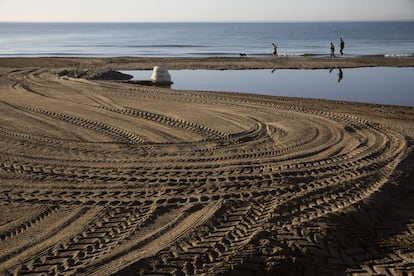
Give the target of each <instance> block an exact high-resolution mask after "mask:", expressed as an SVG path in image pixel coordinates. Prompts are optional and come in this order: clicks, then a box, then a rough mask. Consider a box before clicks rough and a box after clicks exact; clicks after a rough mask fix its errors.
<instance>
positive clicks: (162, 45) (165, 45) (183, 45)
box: [125, 44, 209, 48]
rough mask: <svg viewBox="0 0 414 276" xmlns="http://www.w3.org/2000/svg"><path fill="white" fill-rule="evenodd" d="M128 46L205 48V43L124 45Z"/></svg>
mask: <svg viewBox="0 0 414 276" xmlns="http://www.w3.org/2000/svg"><path fill="white" fill-rule="evenodd" d="M125 47H128V48H207V47H209V46H206V45H191V44H154V45H126V46H125Z"/></svg>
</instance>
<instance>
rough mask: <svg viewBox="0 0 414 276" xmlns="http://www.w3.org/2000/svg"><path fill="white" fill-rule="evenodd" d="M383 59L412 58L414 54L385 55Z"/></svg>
mask: <svg viewBox="0 0 414 276" xmlns="http://www.w3.org/2000/svg"><path fill="white" fill-rule="evenodd" d="M384 57H386V58H390V57H414V54H385V55H384Z"/></svg>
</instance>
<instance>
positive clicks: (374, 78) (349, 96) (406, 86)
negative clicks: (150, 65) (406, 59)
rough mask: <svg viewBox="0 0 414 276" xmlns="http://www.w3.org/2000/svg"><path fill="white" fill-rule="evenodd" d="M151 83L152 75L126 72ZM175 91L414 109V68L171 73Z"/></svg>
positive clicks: (171, 71)
mask: <svg viewBox="0 0 414 276" xmlns="http://www.w3.org/2000/svg"><path fill="white" fill-rule="evenodd" d="M123 72H125V73H128V74H130V75H133V76H134V79H136V80H148V79H150V77H151V73H152V71H123ZM169 72H170V74H171V78H172V81H173V82H174V84H173V86H172V88H173V89H184V90H185V89H191V90H203V91H228V92H245V93H256V94H263V95H274V96H290V97H305V98H320V99H330V100H343V101H354V102H365V103H378V104H392V105H405V106H412V107H414V93H413V91H414V90H413V88H414V78H413V76H414V68H384V67H377V68H357V69H342V73H341V72H340V70H339V69H337V68H335V69H332V70H285V69H284V70H275V71H272V70H227V71H214V70H170V71H169Z"/></svg>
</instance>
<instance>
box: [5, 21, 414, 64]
mask: <svg viewBox="0 0 414 276" xmlns="http://www.w3.org/2000/svg"><path fill="white" fill-rule="evenodd" d="M341 36H342V37H343V38H344V40H345V43H346V45H345V53H346V55H350V56H358V55H402V56H414V22H365V23H360V22H359V23H358V22H353V23H350V22H348V23H0V56H3V57H4V56H102V57H108V56H235V55H238V54H239V53H240V52H243V53H246V54H247V55H249V56H264V55H270V54H271V43H272V42H273V41H275V42H276V43H277V45H278V51H279V53H280V54H281V55H328V54H329V43H330V41H332V42H334V44H335V45H336V47H337V49H336V50H337V51H338V43H339V38H340V37H341Z"/></svg>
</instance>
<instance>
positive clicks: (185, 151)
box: [0, 56, 414, 275]
mask: <svg viewBox="0 0 414 276" xmlns="http://www.w3.org/2000/svg"><path fill="white" fill-rule="evenodd" d="M155 65H163V66H166V67H167V68H168V69H218V70H226V69H240V70H242V69H284V68H291V69H293V68H301V69H320V68H332V67H342V68H356V67H376V66H385V67H414V58H391V57H390V58H385V57H378V56H366V57H354V58H334V59H330V58H323V57H321V58H316V57H279V58H250V57H248V58H132V57H125V58H0V210H1V214H0V248H1V250H0V275H344V274H348V275H349V274H355V275H373V274H381V275H408V274H409V273H414V204H413V202H414V188H413V179H414V152H413V149H414V108H412V107H402V106H388V105H374V104H358V103H348V102H342V101H328V100H312V99H302V98H288V97H271V96H258V95H254V94H238V93H223V92H199V91H178V90H170V89H167V88H159V87H155V86H141V85H135V84H130V83H123V82H120V81H114V80H108V79H110V78H111V77H108V76H113V75H111V74H109V75H105V74H101V73H102V72H112V71H111V70H132V69H135V70H140V69H152V68H153V66H155ZM74 72H83V73H84V74H83V75H82V76H84V78H75V77H74V74H73V73H74ZM390 93H392V91H390Z"/></svg>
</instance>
